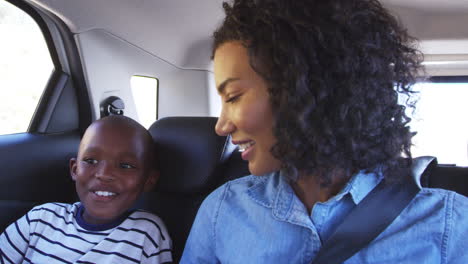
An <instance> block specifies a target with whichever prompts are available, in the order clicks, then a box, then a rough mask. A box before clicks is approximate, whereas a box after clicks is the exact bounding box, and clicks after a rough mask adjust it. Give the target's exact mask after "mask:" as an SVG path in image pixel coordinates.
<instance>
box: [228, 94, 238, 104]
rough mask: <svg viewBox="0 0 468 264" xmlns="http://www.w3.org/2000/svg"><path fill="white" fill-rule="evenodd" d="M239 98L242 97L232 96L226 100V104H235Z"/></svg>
mask: <svg viewBox="0 0 468 264" xmlns="http://www.w3.org/2000/svg"><path fill="white" fill-rule="evenodd" d="M239 98H240V95H235V96H231V97H229V98H227V99H226V103H235V102H236V101H237V100H239Z"/></svg>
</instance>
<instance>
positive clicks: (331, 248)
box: [312, 177, 420, 264]
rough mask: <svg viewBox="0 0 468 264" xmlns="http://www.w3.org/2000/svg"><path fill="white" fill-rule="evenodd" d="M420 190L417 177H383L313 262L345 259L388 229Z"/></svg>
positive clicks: (326, 263)
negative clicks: (393, 180)
mask: <svg viewBox="0 0 468 264" xmlns="http://www.w3.org/2000/svg"><path fill="white" fill-rule="evenodd" d="M408 178H410V177H408ZM419 191H420V188H419V186H418V185H417V184H416V182H415V181H414V180H411V179H408V180H407V181H403V182H402V183H399V184H386V182H385V179H383V180H382V181H381V182H380V183H379V184H378V185H377V186H376V187H375V188H374V189H373V190H372V191H371V192H370V193H369V194H368V195H367V196H366V197H365V198H364V199H363V200H362V201H361V202H360V203H359V204H357V205H356V207H354V209H353V210H352V211H351V212H350V213H349V214H348V215H347V216H346V217H345V218H344V220H343V221H342V222H341V224H340V225H339V226H338V227H337V228H336V230H335V231H334V233H333V234H332V235H331V236H330V238H329V239H328V240H327V241H325V243H324V245H323V246H322V248H321V249H320V250H319V252H318V253H317V256H316V257H315V259H314V261H313V262H312V264H338V263H343V262H344V261H345V260H347V259H348V258H350V257H351V256H353V255H354V254H356V253H357V252H358V251H359V250H361V249H362V248H364V247H366V246H367V245H368V244H369V243H370V242H371V241H372V240H374V239H375V238H376V237H377V236H378V235H379V234H380V233H381V232H382V231H383V230H385V228H387V226H389V225H390V224H391V223H392V222H393V220H395V218H396V217H397V216H398V215H399V214H400V213H401V211H403V209H404V208H405V207H406V206H407V205H408V204H409V203H410V202H411V200H413V198H414V197H415V196H416V194H417V193H418V192H419Z"/></svg>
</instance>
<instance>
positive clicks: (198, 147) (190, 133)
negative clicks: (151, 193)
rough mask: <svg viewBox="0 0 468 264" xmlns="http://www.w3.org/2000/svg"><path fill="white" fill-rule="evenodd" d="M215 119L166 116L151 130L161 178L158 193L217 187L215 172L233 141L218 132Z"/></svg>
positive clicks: (187, 191)
mask: <svg viewBox="0 0 468 264" xmlns="http://www.w3.org/2000/svg"><path fill="white" fill-rule="evenodd" d="M216 121H217V118H215V117H166V118H163V119H160V120H158V121H156V122H155V123H154V124H153V125H152V126H151V127H150V128H149V132H150V133H151V135H152V137H153V139H154V141H155V143H156V151H157V154H158V160H157V162H158V163H159V168H160V172H161V175H164V177H161V178H160V179H159V181H158V184H157V186H156V191H163V192H183V193H185V194H187V193H200V192H205V191H207V190H211V189H212V186H214V185H216V183H217V179H216V177H215V176H216V174H215V173H214V172H215V170H216V168H217V166H218V165H219V164H220V162H221V161H223V160H224V159H225V156H226V153H225V150H226V151H231V152H232V149H231V148H227V146H228V145H229V140H228V139H227V137H221V136H218V135H216V133H215V129H214V128H215V124H216Z"/></svg>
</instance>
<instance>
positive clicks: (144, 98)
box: [130, 75, 159, 128]
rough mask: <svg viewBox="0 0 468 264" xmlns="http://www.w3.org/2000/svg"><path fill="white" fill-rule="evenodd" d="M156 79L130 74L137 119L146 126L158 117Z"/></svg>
mask: <svg viewBox="0 0 468 264" xmlns="http://www.w3.org/2000/svg"><path fill="white" fill-rule="evenodd" d="M158 83H159V82H158V79H156V78H153V77H148V76H138V75H134V76H132V78H131V80H130V84H131V89H132V95H133V100H134V102H135V107H136V110H137V115H138V121H139V122H140V123H141V124H142V125H143V126H144V127H146V128H149V127H150V126H151V124H153V123H154V121H156V120H157V119H158Z"/></svg>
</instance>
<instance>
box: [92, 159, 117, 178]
mask: <svg viewBox="0 0 468 264" xmlns="http://www.w3.org/2000/svg"><path fill="white" fill-rule="evenodd" d="M96 178H98V179H99V180H101V181H113V180H114V179H115V177H114V174H113V171H112V165H111V164H109V163H108V162H102V163H101V164H100V166H99V168H98V170H97V171H96Z"/></svg>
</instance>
